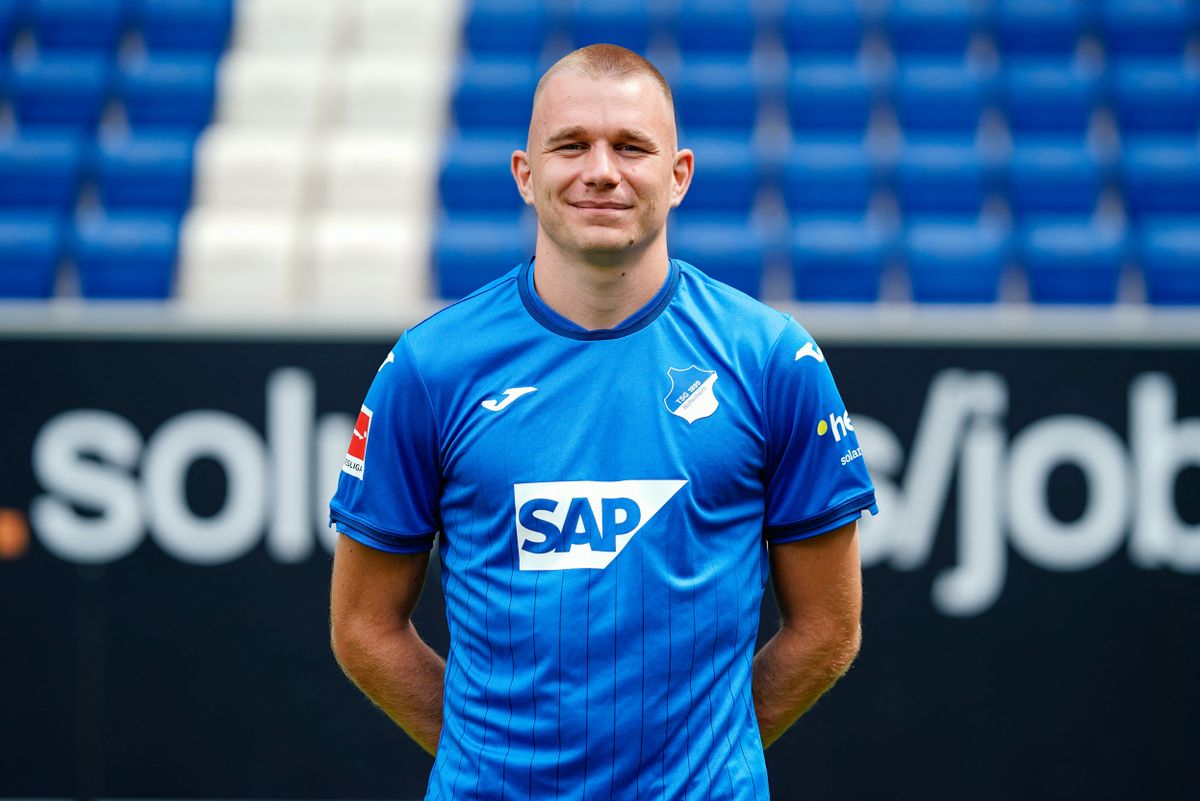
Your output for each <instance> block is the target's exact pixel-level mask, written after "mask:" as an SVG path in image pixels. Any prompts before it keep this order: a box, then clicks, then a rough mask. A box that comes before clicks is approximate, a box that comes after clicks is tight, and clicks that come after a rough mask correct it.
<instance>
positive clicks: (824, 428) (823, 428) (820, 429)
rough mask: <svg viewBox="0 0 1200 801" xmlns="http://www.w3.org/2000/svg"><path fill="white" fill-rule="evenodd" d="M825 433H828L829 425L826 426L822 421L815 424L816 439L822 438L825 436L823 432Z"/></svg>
mask: <svg viewBox="0 0 1200 801" xmlns="http://www.w3.org/2000/svg"><path fill="white" fill-rule="evenodd" d="M827 431H829V424H828V423H826V422H825V421H824V420H822V421H821V422H819V423H817V436H818V437H823V436H825V432H827Z"/></svg>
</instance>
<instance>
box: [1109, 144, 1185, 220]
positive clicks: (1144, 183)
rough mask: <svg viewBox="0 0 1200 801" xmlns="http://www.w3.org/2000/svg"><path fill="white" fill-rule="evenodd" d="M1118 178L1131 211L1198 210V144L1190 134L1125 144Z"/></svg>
mask: <svg viewBox="0 0 1200 801" xmlns="http://www.w3.org/2000/svg"><path fill="white" fill-rule="evenodd" d="M1121 180H1122V186H1123V188H1124V192H1125V201H1126V203H1127V204H1128V205H1129V208H1130V209H1131V210H1132V211H1133V213H1134V214H1147V213H1149V214H1157V213H1190V212H1200V147H1197V145H1196V140H1195V139H1194V138H1190V137H1189V138H1184V139H1181V140H1176V141H1163V142H1139V143H1134V144H1129V145H1126V146H1125V147H1124V148H1123V149H1122V152H1121Z"/></svg>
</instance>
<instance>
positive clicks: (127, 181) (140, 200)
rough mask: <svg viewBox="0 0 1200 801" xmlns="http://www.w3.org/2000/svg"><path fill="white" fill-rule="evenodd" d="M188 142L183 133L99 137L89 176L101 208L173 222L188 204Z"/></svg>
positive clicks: (190, 152) (189, 197) (190, 169)
mask: <svg viewBox="0 0 1200 801" xmlns="http://www.w3.org/2000/svg"><path fill="white" fill-rule="evenodd" d="M193 144H194V140H193V138H192V137H191V136H189V135H187V134H183V135H179V134H153V133H151V134H133V135H129V136H124V135H116V136H101V137H100V139H99V141H98V142H97V144H96V154H95V157H94V166H93V168H92V173H93V175H94V176H95V178H96V185H97V189H98V190H99V193H100V200H101V202H102V203H103V204H104V207H105V208H106V209H107V210H109V211H112V210H114V209H143V210H157V211H160V212H163V213H165V214H167V215H174V216H175V217H176V218H178V217H179V215H181V214H183V211H184V209H185V208H186V207H187V205H188V203H189V202H190V201H191V195H192V147H193Z"/></svg>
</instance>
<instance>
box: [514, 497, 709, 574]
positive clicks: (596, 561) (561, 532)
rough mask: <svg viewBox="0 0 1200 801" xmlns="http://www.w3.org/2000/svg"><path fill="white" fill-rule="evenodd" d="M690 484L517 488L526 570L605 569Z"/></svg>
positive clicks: (521, 555)
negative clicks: (681, 489) (672, 498)
mask: <svg viewBox="0 0 1200 801" xmlns="http://www.w3.org/2000/svg"><path fill="white" fill-rule="evenodd" d="M686 483H687V481H686V480H679V479H654V480H644V481H643V480H627V481H542V482H536V483H530V484H514V485H513V501H514V508H515V509H516V533H517V553H518V554H519V566H520V568H521V570H574V569H577V568H591V569H593V570H603V569H604V568H606V567H608V566H609V564H611V563H612V560H613V559H615V558H616V557H617V554H619V553H620V552H621V551H622V550H624V548H625V546H627V545H628V544H629V542H630V540H632V539H633V537H634V535H635V534H637V533H638V532H639V531H640V530H641V529H642V527H643V526H645V525H646V524H647V523H649V522H650V520H651V518H653V517H654V516H655V515H656V514H658V511H659V510H660V509H662V508H663V506H665V505H666V503H667V501H669V500H671V497H672V496H674V495H675V493H676V492H678V491H679V489H680V488H681V487H682V486H683V485H684V484H686Z"/></svg>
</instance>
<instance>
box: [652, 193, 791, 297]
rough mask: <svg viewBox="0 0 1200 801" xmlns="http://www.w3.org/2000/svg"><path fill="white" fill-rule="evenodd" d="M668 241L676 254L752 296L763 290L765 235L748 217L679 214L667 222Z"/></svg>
mask: <svg viewBox="0 0 1200 801" xmlns="http://www.w3.org/2000/svg"><path fill="white" fill-rule="evenodd" d="M667 243H668V248H669V250H670V253H671V256H673V257H674V258H678V259H683V260H684V261H686V262H689V263H691V264H695V265H696V266H697V267H699V268H700V269H701V270H703V271H704V272H705V273H706V274H708V275H709V276H710V277H712V278H715V279H717V280H718V281H721V282H723V283H726V284H728V285H729V286H731V287H733V288H734V289H737V290H740V291H742V292H745V293H746V294H747V295H750V296H751V297H755V298H757V297H759V296H760V295H761V294H762V276H763V265H764V262H765V260H766V257H767V252H768V249H767V242H766V236H765V235H764V233H763V231H762V230H761V228H760V227H759V226H758V225H756V224H755V223H754V222H752V221H751V220H750V219H749V218H748V217H745V216H741V217H738V216H727V215H712V214H702V213H692V212H685V213H682V214H678V215H677V216H674V217H672V219H671V221H670V223H669V224H668V225H667Z"/></svg>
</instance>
